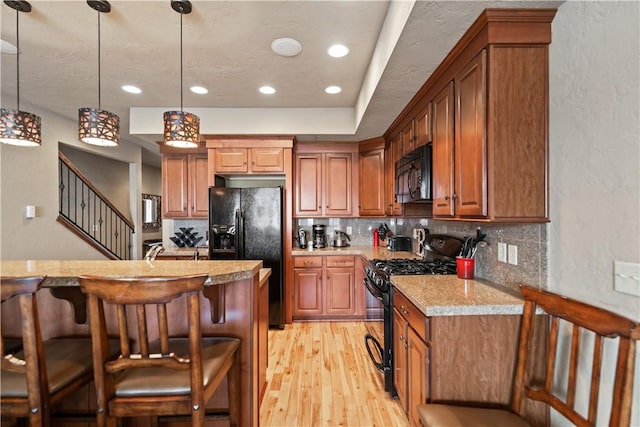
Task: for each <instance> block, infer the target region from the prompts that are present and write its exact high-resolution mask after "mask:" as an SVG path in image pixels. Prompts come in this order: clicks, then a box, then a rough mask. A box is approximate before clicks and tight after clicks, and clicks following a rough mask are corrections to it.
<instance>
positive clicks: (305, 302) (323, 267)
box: [293, 255, 363, 320]
mask: <svg viewBox="0 0 640 427" xmlns="http://www.w3.org/2000/svg"><path fill="white" fill-rule="evenodd" d="M293 264H294V292H293V294H294V304H293V305H294V307H293V318H294V320H313V319H315V320H327V319H332V318H334V319H344V318H354V317H357V316H360V317H362V312H363V310H362V309H358V306H359V305H360V304H363V302H362V301H361V299H363V298H358V295H357V294H356V289H358V288H357V287H356V280H355V277H356V273H355V258H354V257H353V256H342V255H328V256H297V257H294V262H293Z"/></svg>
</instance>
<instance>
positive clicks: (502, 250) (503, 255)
mask: <svg viewBox="0 0 640 427" xmlns="http://www.w3.org/2000/svg"><path fill="white" fill-rule="evenodd" d="M498 261H500V262H507V244H506V243H503V242H498Z"/></svg>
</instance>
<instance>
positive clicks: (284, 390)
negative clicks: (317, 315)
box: [260, 322, 408, 427]
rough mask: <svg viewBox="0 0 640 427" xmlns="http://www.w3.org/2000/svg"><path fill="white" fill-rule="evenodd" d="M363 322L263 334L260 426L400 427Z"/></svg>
mask: <svg viewBox="0 0 640 427" xmlns="http://www.w3.org/2000/svg"><path fill="white" fill-rule="evenodd" d="M365 331H366V330H365V326H364V323H363V322H309V323H293V324H291V325H286V327H285V329H284V330H270V331H269V368H268V370H267V382H268V384H267V390H266V392H265V396H264V400H263V401H262V406H261V409H260V424H261V425H262V426H263V427H264V426H271V427H303V426H313V427H320V426H322V427H332V426H348V427H359V426H360V427H365V426H384V427H387V426H388V427H406V426H408V422H407V419H406V416H405V414H404V412H403V411H402V408H401V407H400V405H399V403H398V401H397V400H395V399H392V398H390V397H389V396H388V395H387V394H386V393H385V392H384V386H383V382H382V376H381V375H380V374H379V373H378V372H377V371H376V369H375V368H374V366H373V364H372V363H371V360H370V359H369V355H368V354H367V351H366V348H365V346H364V335H365Z"/></svg>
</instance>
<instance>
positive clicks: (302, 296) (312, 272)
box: [293, 268, 322, 316]
mask: <svg viewBox="0 0 640 427" xmlns="http://www.w3.org/2000/svg"><path fill="white" fill-rule="evenodd" d="M293 286H294V304H293V315H294V316H317V315H320V314H322V269H320V268H301V269H298V268H296V269H294V272H293Z"/></svg>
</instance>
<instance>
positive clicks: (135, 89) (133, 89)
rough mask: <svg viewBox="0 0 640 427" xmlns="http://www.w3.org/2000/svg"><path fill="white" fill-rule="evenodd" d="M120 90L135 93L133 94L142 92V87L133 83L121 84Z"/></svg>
mask: <svg viewBox="0 0 640 427" xmlns="http://www.w3.org/2000/svg"><path fill="white" fill-rule="evenodd" d="M122 90H123V91H125V92H129V93H135V94H138V93H142V89H140V88H139V87H137V86H133V85H122Z"/></svg>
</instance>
